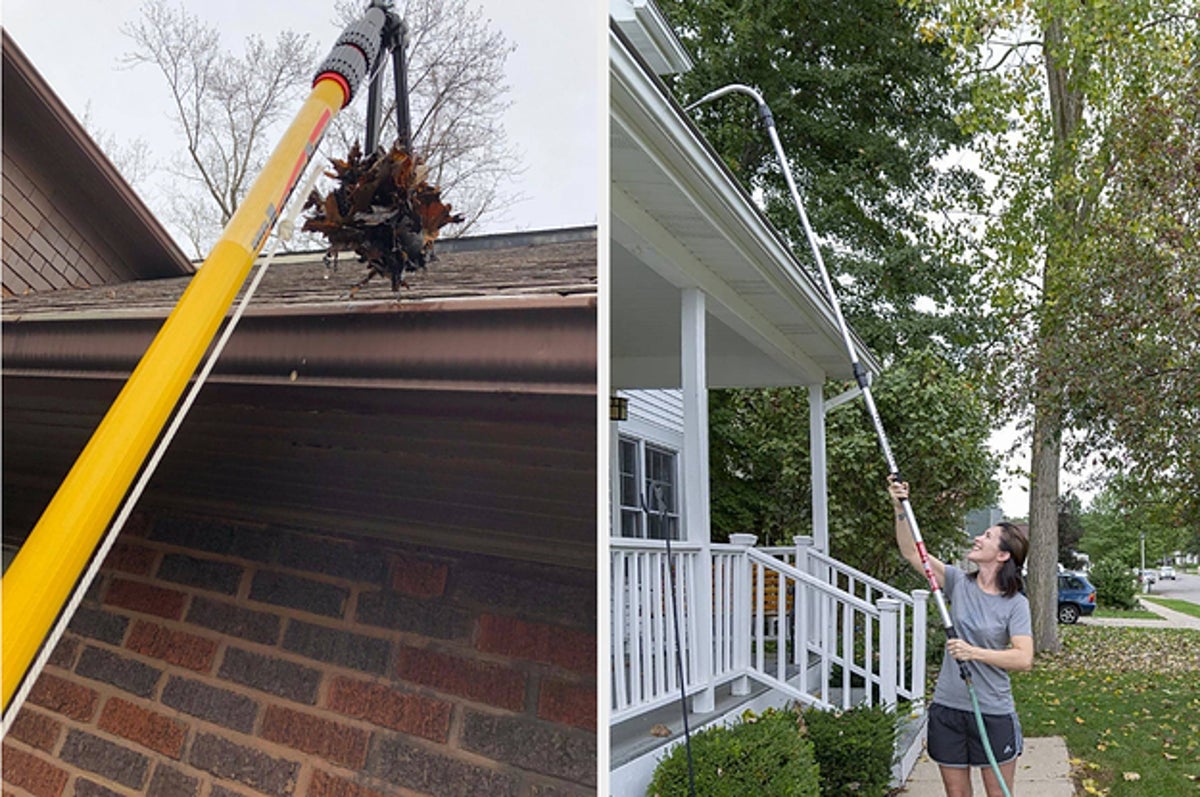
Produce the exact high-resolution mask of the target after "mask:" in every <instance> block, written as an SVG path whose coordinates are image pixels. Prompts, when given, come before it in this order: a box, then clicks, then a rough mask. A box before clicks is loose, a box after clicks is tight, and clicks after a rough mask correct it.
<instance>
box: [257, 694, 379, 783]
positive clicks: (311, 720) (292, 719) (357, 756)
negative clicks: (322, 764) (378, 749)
mask: <svg viewBox="0 0 1200 797" xmlns="http://www.w3.org/2000/svg"><path fill="white" fill-rule="evenodd" d="M261 735H262V738H264V739H266V740H267V741H269V742H278V743H279V744H284V745H287V746H288V747H294V748H296V749H297V750H300V751H302V752H305V753H309V754H311V755H319V756H321V757H322V758H325V759H328V760H329V761H331V762H333V763H335V764H341V765H342V766H344V767H347V768H348V769H359V768H361V767H362V766H363V765H364V764H365V763H366V762H367V742H368V741H369V740H370V736H369V734H368V733H367V732H366V731H364V730H361V729H359V728H352V727H350V726H349V725H342V724H341V723H337V722H334V721H332V720H327V719H321V718H320V717H314V716H312V715H311V714H304V713H301V712H299V711H293V710H292V709H290V708H283V707H282V706H270V707H268V708H267V713H266V715H265V716H264V717H263V723H262V734H261Z"/></svg>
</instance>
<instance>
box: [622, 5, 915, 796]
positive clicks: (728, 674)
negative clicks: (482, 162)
mask: <svg viewBox="0 0 1200 797" xmlns="http://www.w3.org/2000/svg"><path fill="white" fill-rule="evenodd" d="M609 53H610V67H609V68H610V110H609V116H610V132H609V135H610V140H609V145H610V158H611V161H610V169H611V174H610V203H611V204H610V207H611V211H610V212H611V226H610V242H609V243H610V263H611V266H610V268H611V272H610V275H611V276H610V284H611V297H612V298H611V305H610V306H611V333H610V344H609V345H610V357H611V385H612V390H613V391H614V412H615V413H616V414H617V415H621V416H622V417H623V418H624V419H623V420H614V421H613V422H612V423H613V428H612V429H611V432H612V433H611V435H610V445H611V458H610V459H611V481H610V484H611V490H610V498H611V538H610V552H611V553H610V564H611V585H612V588H611V602H610V628H611V645H610V648H611V650H610V662H611V676H612V677H611V682H610V684H609V686H610V688H611V701H610V709H611V722H610V740H611V745H610V751H611V771H610V775H611V781H610V793H611V794H614V795H622V796H624V795H636V794H642V793H644V791H645V787H646V785H647V784H648V782H649V779H650V775H651V773H652V771H653V768H654V765H655V763H656V762H657V760H658V759H659V758H660V757H661V755H662V754H663V752H664V751H665V750H667V749H668V748H669V746H670V745H671V744H674V743H677V742H678V741H680V734H681V730H682V712H681V708H680V700H681V694H682V693H683V692H686V695H687V702H688V708H689V711H690V715H689V716H690V717H691V719H692V721H691V726H692V730H695V729H696V728H697V727H700V726H703V725H704V724H705V723H711V722H719V721H723V720H724V719H726V718H728V717H729V716H732V715H734V714H736V713H740V712H741V711H742V710H744V709H745V708H746V707H747V705H748V703H749V705H750V706H753V707H755V708H759V709H761V708H763V707H765V706H766V705H770V704H776V705H778V704H782V703H785V702H792V701H799V702H803V703H806V704H811V705H816V706H819V707H823V708H833V707H837V706H844V707H849V706H851V705H854V704H857V703H859V702H862V701H864V700H866V701H871V702H883V703H884V704H896V703H898V702H899V701H913V702H914V703H915V704H916V706H917V707H918V708H917V713H918V714H920V705H921V697H922V695H923V691H924V680H925V673H924V646H925V641H924V631H925V602H924V600H925V598H926V597H927V594H926V593H923V592H917V593H914V594H912V595H910V594H906V593H902V592H900V591H898V590H895V589H893V588H892V587H890V586H888V585H886V584H882V583H880V582H878V581H876V580H874V579H872V578H870V577H869V576H867V575H865V574H863V573H859V572H857V571H854V570H852V569H850V568H848V567H847V566H845V565H843V564H842V563H840V562H837V561H835V560H833V559H831V558H830V557H829V556H828V549H829V546H828V526H827V512H826V500H825V455H824V429H825V422H824V418H825V413H826V411H828V409H829V408H830V405H831V404H834V403H837V402H838V400H836V399H835V400H834V402H826V401H825V400H824V397H823V394H822V387H823V385H824V384H825V382H826V380H828V379H830V378H834V379H851V378H852V374H851V370H850V361H849V358H848V356H847V354H846V352H845V350H844V347H843V344H842V341H841V337H840V333H839V330H838V326H837V321H836V317H835V313H834V309H833V306H832V305H831V303H830V301H829V299H828V298H827V297H826V296H825V295H824V293H823V291H822V289H821V286H820V282H819V281H818V279H817V278H816V277H815V276H814V275H813V274H811V273H810V272H809V271H808V270H807V267H806V266H805V265H803V264H802V263H801V262H799V261H798V260H797V258H796V257H795V256H794V255H793V254H792V252H791V250H790V249H789V247H788V246H787V244H786V243H785V241H784V240H783V238H782V237H781V236H780V235H779V234H778V233H777V232H776V231H775V230H774V229H773V228H772V227H771V225H770V224H769V223H768V221H767V220H766V218H765V217H764V215H763V214H762V213H761V212H760V211H759V210H758V208H757V207H756V205H755V203H754V202H753V200H752V198H751V197H750V195H749V194H748V193H747V191H746V190H745V188H744V187H743V186H741V185H739V184H738V183H737V182H736V181H735V180H734V178H733V176H732V175H731V174H730V173H729V171H728V170H727V169H726V168H725V167H724V166H723V164H722V163H721V161H720V159H719V158H718V157H717V156H716V154H715V153H714V152H713V150H712V149H711V148H710V146H709V145H708V143H707V142H706V141H705V140H704V139H703V138H702V136H701V135H700V133H699V131H698V130H697V128H696V127H695V126H694V125H693V124H692V122H691V121H690V120H689V119H688V117H687V114H686V113H685V112H684V110H683V109H682V108H681V107H680V105H679V104H678V103H677V102H676V100H675V99H674V98H673V97H672V96H671V95H670V94H669V93H668V91H667V90H666V88H665V87H664V85H663V83H662V82H661V81H660V79H659V75H662V74H667V73H671V72H678V71H682V70H686V69H688V68H690V61H689V58H688V55H687V53H686V52H685V51H684V49H683V47H682V45H681V44H680V42H679V40H678V39H677V38H676V36H675V35H674V33H673V32H672V31H671V29H670V27H669V26H668V24H667V22H666V20H665V19H664V17H663V16H662V14H661V12H660V11H659V10H658V9H657V8H656V7H655V6H654V4H653V2H651V0H612V2H611V4H610V31H609ZM713 88H717V87H715V86H714V87H713ZM864 366H865V367H867V368H868V369H869V370H870V371H871V372H872V373H876V372H877V371H878V367H879V366H878V363H877V362H876V361H875V360H874V359H873V358H872V357H871V356H870V354H869V353H868V354H866V355H865V357H864ZM778 385H789V386H807V387H808V389H809V397H810V400H809V405H810V406H809V415H810V428H811V432H812V434H811V438H812V455H813V456H812V461H813V473H812V477H813V478H812V481H813V485H814V486H813V496H812V502H813V517H814V522H813V528H812V532H811V535H806V536H805V537H800V538H797V540H796V545H795V546H793V547H789V548H786V549H762V548H755V547H753V538H752V537H750V536H749V535H737V536H735V542H734V543H732V544H713V543H711V542H710V528H709V495H708V411H707V390H708V389H709V388H720V387H754V386H778ZM618 399H619V400H618ZM621 400H623V401H621ZM622 405H623V406H622ZM666 537H669V538H670V539H671V541H672V545H671V548H672V551H671V557H670V558H671V561H672V562H673V563H674V564H675V568H674V570H675V578H674V582H675V589H674V595H673V596H672V590H671V583H672V576H671V572H670V569H669V568H668V567H667V563H668V557H667V554H666V546H665V540H664V538H666ZM676 617H678V618H679V619H678V621H676V619H675V618H676ZM677 639H678V643H677V642H676V640H677ZM677 650H678V651H679V652H680V653H681V657H680V658H681V660H682V670H683V677H682V680H683V686H682V688H681V685H680V677H679V675H678V671H677V663H676V651H677ZM655 725H665V726H667V727H668V728H669V730H670V732H671V735H670V736H669V737H660V736H657V735H654V734H652V733H651V728H652V727H653V726H655ZM660 732H661V729H660ZM914 756H915V754H913V755H909V756H908V758H907V759H905V760H903V761H902V762H901V764H899V765H898V772H897V774H898V776H900V777H902V776H903V775H904V774H906V773H907V771H908V768H909V767H911V763H912V761H911V760H909V759H911V758H912V757H914Z"/></svg>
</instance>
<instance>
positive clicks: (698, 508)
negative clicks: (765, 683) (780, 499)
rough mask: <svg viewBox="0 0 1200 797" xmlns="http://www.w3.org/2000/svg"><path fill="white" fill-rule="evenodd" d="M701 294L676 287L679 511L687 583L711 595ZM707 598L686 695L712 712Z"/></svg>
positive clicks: (699, 609)
mask: <svg viewBox="0 0 1200 797" xmlns="http://www.w3.org/2000/svg"><path fill="white" fill-rule="evenodd" d="M704 300H705V296H704V293H703V291H701V290H700V289H698V288H685V289H684V290H683V291H682V306H681V308H680V309H681V314H680V315H681V320H682V323H681V324H680V327H681V329H680V334H681V336H682V337H681V349H680V351H681V359H682V362H681V364H680V365H681V366H682V368H681V374H682V377H683V378H682V382H683V384H682V388H683V510H684V517H685V518H686V521H685V525H684V528H686V529H687V539H688V540H689V541H690V542H698V543H700V545H701V550H700V555H699V556H698V557H697V558H696V573H695V580H694V581H693V583H694V584H695V585H696V594H697V596H711V595H712V594H713V581H712V550H711V542H712V534H711V531H710V516H709V499H708V369H707V362H706V356H707V346H706V345H705V307H704ZM711 606H712V601H711V600H709V599H708V598H707V597H706V598H702V599H701V605H700V606H697V607H696V614H697V617H699V618H700V619H701V622H700V623H699V628H698V629H697V634H696V649H695V650H692V651H691V654H692V656H693V657H694V658H693V660H694V661H695V662H696V669H695V673H696V683H697V684H705V688H704V690H703V691H701V692H698V693H696V695H695V696H694V697H693V698H692V710H693V711H697V712H707V711H712V710H713V709H714V708H715V705H716V696H715V690H714V688H713V685H712V673H713V659H712V656H713V649H712V643H713V639H712V609H711V608H706V607H711Z"/></svg>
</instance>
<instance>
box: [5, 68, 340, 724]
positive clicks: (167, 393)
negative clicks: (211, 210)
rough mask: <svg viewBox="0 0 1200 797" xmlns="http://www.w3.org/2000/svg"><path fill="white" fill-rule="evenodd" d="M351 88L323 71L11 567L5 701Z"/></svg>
mask: <svg viewBox="0 0 1200 797" xmlns="http://www.w3.org/2000/svg"><path fill="white" fill-rule="evenodd" d="M347 94H348V92H347V87H346V85H345V81H344V80H343V81H339V80H337V79H336V78H334V77H332V76H325V75H322V76H321V78H319V79H318V80H317V82H316V85H314V86H313V90H312V93H311V94H310V95H309V97H308V99H307V100H306V101H305V103H304V106H303V107H302V108H301V109H300V111H299V113H298V114H297V115H296V118H295V120H294V121H293V122H292V125H291V127H289V128H288V130H287V132H286V133H285V134H284V136H283V139H282V140H281V141H280V142H279V144H278V146H277V147H276V148H275V152H274V153H273V154H272V155H271V158H270V160H269V161H267V165H266V166H265V167H264V168H263V171H262V173H261V174H260V175H259V176H258V179H257V180H255V182H254V185H253V186H252V187H251V188H250V192H249V193H248V194H247V195H246V198H245V200H243V202H242V204H241V206H240V207H239V208H238V211H237V213H235V214H234V216H233V218H232V219H230V221H229V224H228V225H227V226H226V227H225V231H224V233H223V235H222V237H221V239H220V240H219V241H217V243H216V245H215V246H214V247H213V249H212V251H211V252H210V253H209V255H208V258H207V259H205V261H204V264H203V265H202V266H201V268H200V270H199V271H197V272H196V275H195V276H194V277H193V278H192V281H191V284H189V285H188V288H187V290H186V291H185V292H184V294H183V296H182V297H180V299H179V303H178V304H177V305H175V309H174V310H172V311H171V315H170V316H169V317H168V318H167V320H166V321H165V322H164V323H163V326H162V328H161V329H160V330H159V332H158V335H157V336H156V337H155V338H154V341H153V342H152V343H151V344H150V348H149V349H147V350H146V353H145V355H144V356H143V357H142V360H141V362H139V363H138V365H137V368H135V369H134V371H133V374H132V375H131V376H130V377H129V381H128V382H126V384H125V387H124V388H123V389H122V390H121V393H120V394H119V395H118V396H117V398H116V400H115V401H114V402H113V405H112V407H110V408H109V411H108V413H107V414H106V415H105V416H104V419H103V420H102V421H101V422H100V425H99V427H97V429H96V431H95V433H94V434H93V435H92V438H91V440H90V441H89V442H88V444H87V446H86V447H85V448H84V450H83V453H81V454H80V455H79V458H78V459H77V460H76V461H75V465H74V466H73V467H72V468H71V472H70V473H69V474H67V477H66V479H65V480H64V481H63V483H62V484H61V485H60V486H59V489H58V492H57V493H55V495H54V498H53V499H52V500H51V502H50V504H49V506H47V507H46V511H45V512H44V514H43V515H42V517H41V519H40V520H39V521H38V523H37V526H35V527H34V529H33V531H32V532H31V533H30V536H29V538H28V539H27V540H26V541H25V544H24V545H23V546H22V547H21V550H20V551H19V552H18V553H17V556H16V558H15V559H14V560H13V562H12V564H11V565H10V566H9V569H8V572H7V573H6V574H5V575H4V578H3V616H2V621H3V626H0V628H2V629H3V661H2V678H3V689H4V708H5V710H7V709H8V706H9V703H10V701H11V700H12V698H13V695H14V694H15V693H16V691H17V688H18V686H19V685H20V683H21V680H22V678H23V677H24V676H25V674H26V672H27V671H28V670H29V668H30V666H31V665H32V663H33V661H34V659H35V657H36V656H37V653H38V649H39V648H40V647H41V645H42V642H43V640H44V639H45V638H46V636H47V634H49V632H50V629H51V628H52V627H53V625H54V622H55V620H56V618H57V616H58V614H59V611H60V610H61V609H62V607H63V606H64V604H65V603H66V602H67V600H68V599H69V598H70V596H71V591H72V589H73V588H74V587H75V584H76V582H77V581H78V579H79V577H80V575H81V574H82V573H83V571H84V568H86V567H87V564H88V561H89V560H90V558H91V556H92V553H93V551H95V549H96V547H97V546H98V545H99V543H100V540H101V539H102V538H103V536H104V533H105V531H106V529H107V528H108V526H109V523H110V522H111V520H112V517H113V515H114V514H115V512H116V510H117V508H118V507H119V505H120V503H121V500H122V499H123V498H124V497H125V494H126V492H127V491H128V490H129V486H130V485H131V484H132V483H133V480H134V478H136V476H137V474H138V471H139V470H140V468H141V466H142V463H143V461H144V460H145V459H146V457H147V455H148V454H149V453H150V450H151V448H152V446H153V445H154V442H155V440H156V439H157V438H158V435H159V433H160V431H161V430H162V428H163V426H164V425H165V424H166V422H167V421H168V420H169V419H170V416H171V412H172V409H173V408H174V407H175V405H176V403H177V402H178V401H179V397H180V396H181V395H182V393H183V391H184V389H185V388H186V387H187V384H188V381H189V379H190V378H191V376H192V374H193V373H194V372H195V370H196V367H197V365H199V363H200V360H201V358H202V357H203V356H204V353H205V351H206V350H207V349H208V347H209V344H210V343H211V341H212V339H213V337H214V336H215V335H216V333H217V331H218V329H219V328H220V325H221V320H222V319H223V318H224V317H225V314H226V313H227V312H228V310H229V307H230V305H232V304H233V300H234V298H235V297H236V296H237V293H238V290H239V289H240V288H241V286H242V283H243V282H245V280H246V277H247V275H248V274H249V273H250V268H251V266H252V265H253V263H254V259H255V257H256V256H257V255H258V252H259V250H260V249H262V246H263V244H264V243H265V242H266V239H267V236H268V234H269V233H270V231H271V227H272V226H273V225H274V223H275V220H276V218H277V217H278V216H279V214H280V213H281V212H282V210H283V206H284V204H285V203H286V202H287V199H288V196H289V195H290V194H291V192H292V189H293V188H294V187H295V185H296V181H297V180H298V179H299V178H300V175H301V173H302V172H303V171H304V167H305V166H306V165H307V164H308V161H309V160H310V159H311V157H312V155H313V153H314V152H315V151H316V148H317V145H318V143H319V142H320V140H321V136H322V134H323V133H324V132H325V129H326V127H327V126H328V125H329V122H330V121H331V120H332V119H333V117H334V116H335V115H336V114H337V112H338V111H339V110H340V109H341V108H342V106H343V105H344V104H345V101H346V100H347Z"/></svg>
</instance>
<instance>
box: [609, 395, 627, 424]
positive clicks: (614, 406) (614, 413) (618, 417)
mask: <svg viewBox="0 0 1200 797" xmlns="http://www.w3.org/2000/svg"><path fill="white" fill-rule="evenodd" d="M608 419H609V420H610V421H627V420H629V399H627V398H624V397H623V396H610V397H609V399H608Z"/></svg>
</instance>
